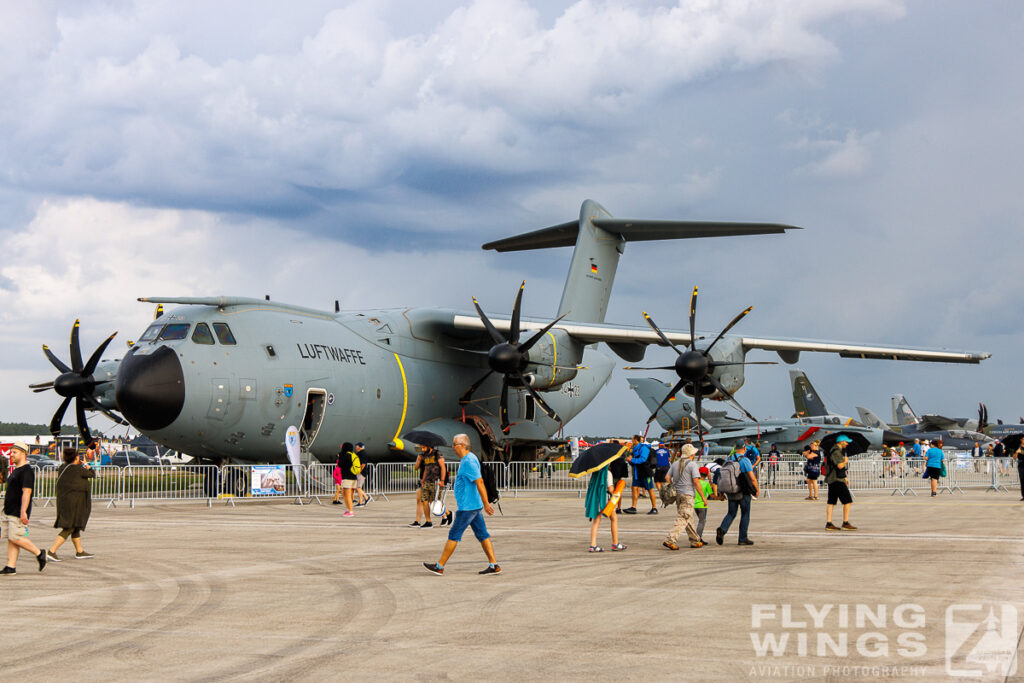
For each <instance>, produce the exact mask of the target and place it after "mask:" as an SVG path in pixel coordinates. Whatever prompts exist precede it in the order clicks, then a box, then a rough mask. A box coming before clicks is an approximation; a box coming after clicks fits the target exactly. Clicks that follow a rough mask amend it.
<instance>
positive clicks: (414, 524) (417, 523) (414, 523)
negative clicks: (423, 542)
mask: <svg viewBox="0 0 1024 683" xmlns="http://www.w3.org/2000/svg"><path fill="white" fill-rule="evenodd" d="M419 525H420V523H419V522H413V523H412V524H409V525H408V526H419Z"/></svg>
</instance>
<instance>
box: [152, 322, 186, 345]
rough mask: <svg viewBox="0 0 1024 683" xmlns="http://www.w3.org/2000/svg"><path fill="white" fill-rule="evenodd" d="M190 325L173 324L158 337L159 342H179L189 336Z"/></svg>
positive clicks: (165, 328)
mask: <svg viewBox="0 0 1024 683" xmlns="http://www.w3.org/2000/svg"><path fill="white" fill-rule="evenodd" d="M188 328H189V324H188V323H172V324H171V325H167V326H166V327H164V330H163V332H161V333H160V336H159V337H157V341H177V340H178V339H184V338H185V337H186V336H187V335H188Z"/></svg>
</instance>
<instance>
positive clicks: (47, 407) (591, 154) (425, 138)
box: [0, 0, 1024, 433]
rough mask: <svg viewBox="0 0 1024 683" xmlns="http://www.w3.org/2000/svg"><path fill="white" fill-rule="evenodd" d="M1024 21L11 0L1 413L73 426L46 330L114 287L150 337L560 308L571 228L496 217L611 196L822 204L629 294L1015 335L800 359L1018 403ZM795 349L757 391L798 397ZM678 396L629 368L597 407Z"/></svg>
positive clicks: (665, 313)
mask: <svg viewBox="0 0 1024 683" xmlns="http://www.w3.org/2000/svg"><path fill="white" fill-rule="evenodd" d="M1022 29H1024V9H1022V7H1021V5H1020V4H1019V3H1017V2H1013V1H1005V2H999V1H993V2H985V3H973V2H932V1H920V2H897V1H894V0H834V1H832V2H821V1H819V0H789V1H787V0H777V1H775V2H751V1H749V0H748V1H741V0H735V1H730V0H722V1H718V2H716V1H713V0H692V1H688V2H679V3H671V2H667V1H665V2H639V1H638V2H631V1H629V0H620V1H618V2H603V1H599V0H591V1H585V0H584V1H580V2H551V1H549V2H544V3H539V2H533V3H531V2H526V1H525V0H475V1H474V0H466V1H462V2H459V1H437V2H431V3H423V2H418V1H412V0H410V1H398V0H396V1H393V2H383V1H381V0H373V1H367V2H352V3H345V2H321V1H310V2H304V3H297V4H296V3H291V4H287V5H286V4H284V3H279V2H262V1H253V0H246V1H245V2H241V1H225V2H219V3H213V4H211V3H207V2H188V1H182V0H174V2H170V1H166V2H161V1H157V0H146V2H127V1H124V2H121V1H117V0H106V1H104V2H90V1H82V2H76V3H56V2H34V3H2V4H0V93H2V96H0V253H2V256H3V257H2V259H0V349H2V354H0V386H2V387H3V389H4V390H3V392H2V393H0V420H2V421H21V420H27V421H33V422H48V421H49V418H50V415H51V414H52V412H53V410H54V409H55V407H56V405H57V401H56V400H55V397H54V396H53V394H42V395H39V396H36V395H33V394H31V393H29V392H28V390H27V389H26V388H25V386H26V385H27V384H28V383H30V382H33V381H42V380H45V379H49V378H52V377H53V375H54V374H55V373H54V372H53V370H52V368H51V366H50V365H49V363H47V362H46V360H45V359H44V358H43V356H42V353H41V352H40V344H41V343H44V342H45V343H47V344H49V345H50V346H51V347H53V348H54V349H56V350H57V351H58V355H60V356H62V357H65V358H66V357H67V350H66V342H65V340H66V339H67V334H68V330H69V328H70V325H71V323H72V321H73V320H74V319H75V318H76V317H80V318H81V319H82V326H83V328H82V329H83V346H84V347H86V351H85V353H89V352H90V351H91V349H92V348H94V347H95V345H96V344H98V343H99V341H101V340H102V338H104V337H105V336H106V335H108V334H109V333H110V332H112V331H113V330H115V329H116V330H120V335H119V337H118V340H117V342H115V343H116V344H117V345H118V349H117V353H116V355H120V351H121V350H123V345H122V344H123V341H124V339H128V338H136V337H137V336H138V335H139V334H140V333H141V331H142V330H143V329H144V328H145V326H146V323H147V321H148V320H149V319H150V317H151V315H152V310H151V308H150V307H149V306H148V305H144V304H140V303H137V302H136V300H135V299H136V297H138V296H147V295H204V294H205V295H211V294H235V295H243V296H261V295H263V294H270V295H271V296H272V298H274V299H278V300H284V301H290V302H294V303H298V304H303V305H308V306H317V307H324V308H329V307H331V306H332V302H333V301H334V299H340V301H341V304H342V306H344V307H345V308H349V309H358V308H375V307H394V306H435V305H436V306H444V307H456V308H469V307H470V305H471V304H470V296H471V295H475V296H477V297H478V298H479V299H480V300H481V301H482V302H483V303H484V305H485V308H487V309H488V310H491V311H495V312H502V311H507V310H508V309H509V308H510V307H511V302H512V298H513V296H514V294H515V291H516V287H517V286H518V283H519V281H520V280H521V279H522V278H525V279H526V280H527V292H526V298H525V301H524V309H525V313H526V314H528V315H533V316H548V315H552V314H553V313H554V311H555V309H556V308H557V304H558V299H559V296H560V292H561V288H562V285H563V283H564V279H565V271H566V268H567V266H568V261H569V257H570V253H571V250H569V249H558V250H552V251H548V252H520V253H514V254H495V253H493V252H483V251H481V250H480V248H479V246H480V244H482V243H483V242H486V241H488V240H491V239H495V238H499V237H504V236H508V235H512V234H516V233H519V232H523V231H527V230H533V229H537V228H541V227H545V226H548V225H553V224H556V223H561V222H564V221H567V220H573V219H574V218H575V217H576V216H577V215H578V212H579V205H580V203H581V202H582V201H583V200H584V199H586V198H592V199H595V200H597V201H599V202H601V203H602V204H603V205H604V206H605V207H607V208H608V210H609V211H611V212H612V213H613V214H615V215H617V216H624V217H637V218H666V219H667V218H679V219H717V220H765V221H773V222H785V223H790V224H793V225H798V226H801V227H803V228H804V230H802V231H798V232H795V233H789V234H787V235H784V236H763V237H747V238H725V239H720V240H695V241H690V242H668V243H640V244H631V245H629V246H628V248H627V250H626V254H625V256H624V257H623V260H622V262H621V263H620V268H619V273H618V276H617V280H616V285H615V291H614V292H613V295H612V302H611V305H610V310H609V314H608V320H609V321H610V322H623V323H633V324H637V323H642V320H641V318H640V311H641V310H647V311H649V312H650V313H651V315H652V316H653V317H654V319H655V320H657V321H658V322H659V323H661V324H662V325H664V326H666V327H682V326H684V317H685V315H686V306H687V299H688V294H689V290H690V289H691V288H692V286H693V285H694V284H698V283H699V285H700V287H701V297H702V298H701V301H700V307H699V311H698V316H699V317H698V327H699V328H702V329H706V330H715V329H716V328H718V327H720V326H721V325H723V324H724V323H725V322H727V321H728V320H729V319H730V318H731V317H732V316H733V315H734V314H735V313H737V312H738V311H740V310H741V309H742V308H744V307H746V306H748V305H751V304H753V305H754V312H753V313H752V314H751V315H750V316H749V317H748V318H747V319H746V320H745V321H744V322H743V323H742V327H738V328H736V331H737V332H743V333H745V334H750V335H755V334H756V335H763V336H769V335H776V336H786V337H798V338H810V339H840V340H850V341H862V342H878V343H890V344H900V345H910V346H923V347H936V348H952V349H963V350H970V351H988V352H991V353H992V354H993V357H992V358H991V359H990V360H988V361H986V362H985V363H983V364H982V365H981V366H979V367H972V366H953V365H931V364H919V363H896V362H890V361H856V360H848V359H840V358H838V357H836V356H828V355H822V354H805V355H804V357H803V358H802V359H801V362H800V367H802V368H804V369H805V370H807V371H808V372H809V374H810V375H811V378H812V380H813V381H814V383H815V384H816V386H817V387H818V389H819V390H820V391H821V393H822V394H823V395H824V396H825V398H826V401H827V402H828V403H829V404H830V407H832V408H833V409H835V410H837V411H840V412H846V413H850V414H853V413H854V406H856V405H865V406H868V407H870V408H872V409H873V410H875V412H877V413H879V414H880V415H882V416H883V417H886V416H888V415H889V397H890V396H891V395H892V394H893V393H895V392H901V393H905V394H907V396H908V397H909V398H910V400H911V403H912V405H914V407H915V408H917V409H918V411H919V412H928V411H931V412H943V413H945V414H950V415H952V414H956V415H971V414H974V412H975V410H976V404H977V402H978V401H982V400H983V401H985V402H987V403H988V405H989V409H990V413H991V415H992V416H993V417H997V416H999V417H1003V418H1006V419H1012V420H1014V421H1016V418H1017V417H1018V416H1020V415H1021V414H1024V398H1022V392H1021V390H1020V383H1021V382H1022V380H1024V374H1022V373H1021V369H1022V366H1024V364H1022V362H1021V360H1020V356H1019V351H1018V350H1019V349H1020V348H1021V346H1022V341H1024V339H1022V337H1024V335H1022V331H1024V302H1022V297H1021V293H1022V292H1021V289H1022V287H1021V285H1022V280H1024V278H1022V275H1021V273H1022V272H1024V265H1022V263H1024V253H1021V251H1022V250H1021V248H1020V245H1021V237H1020V235H1021V232H1022V230H1021V228H1022V227H1024V226H1022V216H1024V198H1022V197H1024V193H1022V191H1021V188H1022V186H1024V183H1022V181H1024V173H1022V164H1024V162H1022V159H1024V142H1022V141H1024V136H1022V133H1021V131H1020V127H1021V122H1022V121H1024V83H1022V80H1024V76H1022V70H1021V65H1022V64H1024V59H1022V57H1024V41H1022V40H1021V35H1022V34H1024V32H1022ZM609 353H610V352H609ZM666 353H671V352H668V351H666V350H664V349H658V350H655V351H652V352H651V353H649V354H648V357H647V360H648V361H651V360H663V359H664V360H667V359H668V356H667V355H665V354H666ZM109 355H115V354H109ZM749 358H750V359H751V360H773V359H774V358H773V357H772V356H769V355H768V354H766V353H763V352H762V353H752V354H751V355H750V357H749ZM787 369H788V368H787V366H783V365H780V366H777V367H775V366H769V367H754V368H751V369H750V370H749V371H748V373H747V384H746V386H745V387H744V388H743V389H742V390H741V392H740V394H739V398H740V399H741V400H742V402H743V403H744V405H745V406H746V407H748V408H749V409H750V410H751V411H752V412H754V414H756V415H759V416H765V417H767V416H770V415H774V416H781V415H788V414H789V413H790V412H791V411H792V405H791V400H790V397H789V388H788V377H787V374H786V370H787ZM645 418H646V414H645V411H644V409H643V406H642V405H641V404H640V402H639V400H637V399H636V397H635V396H634V395H633V394H632V393H631V392H630V391H629V390H628V388H627V386H626V380H625V373H623V372H621V371H617V372H616V375H615V376H614V377H613V380H612V383H611V385H610V386H609V387H608V388H607V389H606V390H605V392H604V393H603V394H602V395H601V396H600V397H599V398H598V399H597V400H596V401H595V402H594V404H592V405H591V406H590V408H588V410H587V411H585V412H584V413H583V414H582V415H581V416H580V417H579V418H577V420H576V421H574V422H573V423H571V425H570V427H569V429H568V431H569V432H572V433H580V432H589V433H594V432H605V433H606V432H607V431H608V429H609V427H610V428H611V429H612V430H613V431H617V432H632V431H635V430H637V429H638V428H640V427H642V424H643V422H644V420H645ZM94 422H95V424H96V426H99V427H101V428H102V427H103V426H104V424H105V423H106V421H105V419H104V418H101V417H97V418H95V420H94Z"/></svg>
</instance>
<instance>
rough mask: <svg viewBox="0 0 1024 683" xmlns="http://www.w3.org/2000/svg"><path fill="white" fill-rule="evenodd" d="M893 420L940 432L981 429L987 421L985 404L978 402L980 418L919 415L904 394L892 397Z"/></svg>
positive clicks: (897, 422)
mask: <svg viewBox="0 0 1024 683" xmlns="http://www.w3.org/2000/svg"><path fill="white" fill-rule="evenodd" d="M892 421H893V424H896V425H899V426H901V427H902V426H914V427H916V428H917V429H918V430H919V431H924V432H939V431H944V430H947V429H966V430H969V431H980V430H979V429H978V426H979V425H980V424H981V423H982V422H984V421H985V406H984V405H982V404H980V403H979V404H978V419H977V420H972V419H971V418H968V417H946V416H945V415H935V414H928V415H921V416H920V417H918V415H917V413H916V412H914V409H913V408H911V407H910V401H908V400H907V397H906V396H904V395H903V394H896V395H895V396H893V397H892Z"/></svg>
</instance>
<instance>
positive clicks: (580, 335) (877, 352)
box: [454, 314, 992, 363]
mask: <svg viewBox="0 0 1024 683" xmlns="http://www.w3.org/2000/svg"><path fill="white" fill-rule="evenodd" d="M491 322H492V323H493V324H494V326H495V327H496V328H497V329H498V330H501V331H504V332H507V331H508V329H509V326H510V323H509V321H508V320H502V319H496V318H493V317H492V318H491ZM544 325H545V323H543V322H532V321H531V322H525V321H524V322H523V323H521V327H522V328H523V329H540V328H541V327H543V326H544ZM454 326H455V327H456V329H464V330H479V331H481V332H482V331H484V324H483V323H482V322H481V321H480V318H478V317H477V316H471V315H461V314H456V315H455V318H454ZM555 329H560V330H564V331H565V332H566V333H568V334H569V335H570V336H572V337H574V338H576V339H578V340H580V341H581V342H583V343H584V344H594V343H597V342H605V343H606V344H608V345H609V346H611V347H612V350H615V347H616V346H628V345H647V344H659V345H661V346H664V343H663V342H662V341H661V339H659V338H658V335H657V334H656V333H655V332H654V331H653V330H651V329H650V328H649V327H640V326H629V325H608V324H600V325H599V324H594V323H576V322H562V323H558V324H557V325H555ZM662 330H663V331H664V332H665V336H666V337H668V339H669V340H670V341H671V342H672V343H673V344H676V345H677V346H683V345H687V344H689V343H690V335H689V333H688V332H676V331H671V330H665V329H664V328H662ZM698 337H699V335H698ZM710 337H711V338H713V337H714V335H713V334H712V335H710ZM740 339H741V340H742V343H743V348H744V350H750V349H764V350H766V351H775V352H777V353H778V354H779V356H780V357H781V358H782V359H783V360H784V361H786V362H787V363H795V362H796V361H797V360H798V358H799V355H800V352H801V351H813V352H816V353H835V354H838V355H839V356H842V357H843V358H880V359H886V360H916V361H925V362H930V363H980V362H981V361H983V360H985V359H986V358H989V357H990V356H991V355H992V354H990V353H977V352H969V351H949V350H946V349H923V348H906V347H897V346H876V345H868V344H850V343H845V342H831V341H813V340H800V339H768V338H765V337H740ZM620 355H621V354H620Z"/></svg>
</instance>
